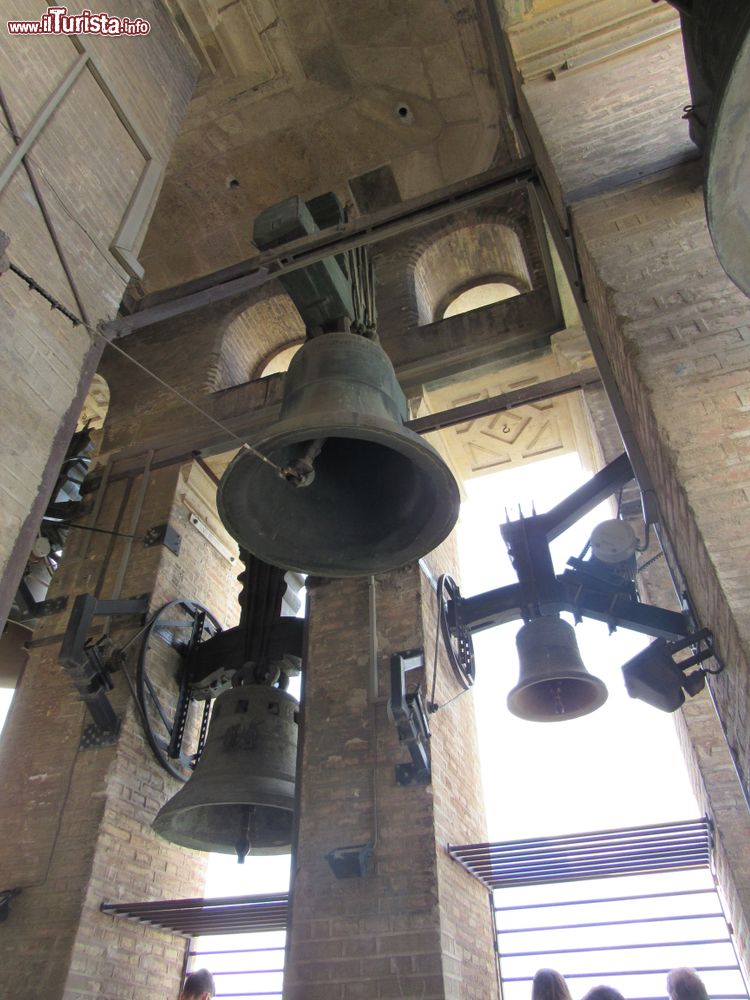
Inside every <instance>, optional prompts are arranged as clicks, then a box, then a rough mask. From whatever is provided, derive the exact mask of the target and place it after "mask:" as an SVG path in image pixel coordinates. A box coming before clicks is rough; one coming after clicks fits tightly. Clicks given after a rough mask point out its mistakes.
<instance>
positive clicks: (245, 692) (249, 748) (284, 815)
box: [153, 684, 299, 862]
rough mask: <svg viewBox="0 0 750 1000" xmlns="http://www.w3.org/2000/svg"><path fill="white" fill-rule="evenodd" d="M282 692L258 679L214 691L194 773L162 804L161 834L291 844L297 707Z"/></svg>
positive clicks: (229, 843)
mask: <svg viewBox="0 0 750 1000" xmlns="http://www.w3.org/2000/svg"><path fill="white" fill-rule="evenodd" d="M298 708H299V704H298V702H297V700H296V698H293V697H292V696H291V695H290V694H287V692H286V691H281V690H279V689H278V688H275V687H268V686H266V685H262V684H251V685H246V686H242V687H234V688H231V690H229V691H225V692H224V693H223V694H221V695H219V697H218V698H217V699H216V702H215V704H214V708H213V712H212V714H211V724H210V728H209V731H208V737H207V739H206V746H205V749H204V751H203V754H202V756H201V758H200V760H199V761H198V764H197V765H196V768H195V773H194V774H193V776H192V777H191V778H190V780H189V781H188V782H187V783H186V784H185V785H184V787H183V788H181V789H180V791H179V792H177V794H176V795H175V796H174V797H173V798H171V799H170V800H169V802H167V803H166V804H165V805H164V806H163V807H162V809H161V810H160V811H159V813H158V815H157V816H156V819H155V820H154V822H153V827H154V829H155V830H156V832H157V833H159V834H161V836H162V837H164V838H166V839H167V840H170V841H172V843H174V844H180V845H182V846H183V847H192V848H194V849H195V850H199V851H216V852H218V853H220V854H237V857H238V859H239V860H240V862H242V861H243V860H244V858H245V856H246V855H247V854H248V853H252V854H261V855H265V854H283V853H285V852H286V851H288V850H289V849H290V846H291V839H292V816H293V811H294V780H295V770H296V763H297V710H298Z"/></svg>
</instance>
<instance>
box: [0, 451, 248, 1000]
mask: <svg viewBox="0 0 750 1000" xmlns="http://www.w3.org/2000/svg"><path fill="white" fill-rule="evenodd" d="M142 482H143V480H142V477H141V476H138V477H136V478H135V479H134V480H133V481H132V482H128V481H127V480H121V481H119V482H113V483H111V484H110V486H109V487H108V489H107V491H106V494H105V497H104V502H103V505H102V508H101V512H100V515H99V518H98V521H97V525H98V526H99V527H100V528H104V529H111V530H116V531H120V532H123V533H125V534H128V533H130V532H131V530H132V532H133V533H134V534H135V535H136V538H135V539H134V540H133V542H132V547H131V550H130V557H129V559H128V560H127V566H126V571H125V574H124V578H123V583H122V589H121V592H120V595H119V596H122V597H124V598H127V597H133V596H136V595H140V594H143V593H149V594H150V595H151V602H150V604H151V610H152V611H154V610H156V609H158V608H159V607H161V606H162V605H163V604H164V603H165V602H166V601H168V600H170V599H172V598H175V597H177V596H183V597H189V598H193V599H196V600H199V601H201V602H202V603H204V604H206V605H208V606H209V607H211V608H216V607H217V605H218V607H219V609H221V610H223V609H224V608H225V607H226V606H227V605H228V603H230V602H228V600H227V595H230V597H231V595H232V593H234V592H236V589H237V587H236V582H235V581H234V575H235V573H236V570H235V569H234V568H233V567H230V566H229V564H228V563H227V562H226V560H223V559H222V558H221V556H220V555H219V554H218V553H217V552H216V550H215V549H213V548H211V546H210V545H209V544H208V543H207V542H206V540H205V539H204V538H203V537H202V536H201V535H200V534H199V533H198V532H197V531H194V530H193V529H192V528H191V526H190V525H189V524H188V513H189V512H188V509H187V507H185V505H184V504H183V503H182V502H181V499H180V494H181V493H183V492H184V491H185V488H186V487H185V482H184V474H183V470H180V469H179V468H178V467H173V468H168V469H164V470H161V471H158V472H154V473H152V474H151V476H150V477H149V480H148V485H147V488H146V490H145V493H144V494H143V506H142V510H141V513H140V515H139V516H138V517H137V518H136V519H135V522H134V520H133V517H134V510H135V507H136V504H137V502H138V498H139V496H140V494H141V484H142ZM166 521H168V522H169V523H170V524H171V525H172V526H173V527H174V528H175V529H176V530H177V531H178V532H179V533H180V534H181V535H182V549H181V552H180V556H179V558H178V557H177V556H175V555H174V554H173V553H172V552H170V551H168V550H167V549H166V548H164V547H162V546H154V547H152V548H147V547H145V546H144V545H143V541H142V539H143V536H144V535H145V533H146V531H147V530H148V528H150V527H152V526H155V525H159V524H163V523H164V522H166ZM127 546H128V541H127V540H126V539H122V538H116V537H114V536H108V535H106V534H94V535H91V536H88V535H87V534H86V533H84V532H73V533H72V537H71V539H70V544H69V546H68V547H67V549H66V553H65V558H64V563H63V566H62V567H61V569H60V571H59V572H58V573H57V574H56V576H55V579H54V584H53V588H52V590H51V591H50V594H49V597H50V598H54V597H60V596H67V598H68V603H67V608H66V609H65V611H64V612H62V613H60V614H57V615H54V616H50V617H45V618H43V619H41V622H40V626H39V628H38V629H37V630H36V632H35V634H34V642H35V643H38V644H37V645H35V648H34V649H33V652H32V655H31V657H30V660H29V663H28V665H27V667H26V670H25V672H24V675H23V678H22V681H21V683H20V685H19V688H18V690H17V692H16V697H15V699H14V702H13V706H12V709H11V712H10V715H9V718H8V722H7V726H6V730H5V732H4V734H3V740H2V744H1V745H0V752H1V754H2V757H1V759H0V767H1V768H2V774H3V781H2V785H0V888H12V887H16V886H20V887H22V893H21V895H20V896H18V897H17V898H16V899H14V900H13V902H12V903H11V908H10V914H9V916H8V919H7V921H6V922H5V923H4V924H3V927H2V935H1V936H0V963H1V964H2V969H3V972H2V986H1V987H0V994H2V996H8V997H11V996H14V997H24V998H26V997H28V998H31V997H40V998H44V1000H58V998H64V1000H83V998H89V997H91V998H93V997H97V998H100V1000H134V998H136V997H144V996H147V995H148V996H154V997H157V996H158V997H160V998H161V997H164V998H172V1000H174V998H176V996H177V993H178V990H179V983H180V978H181V972H182V967H183V959H184V950H185V940H184V938H182V937H178V936H175V935H172V934H169V933H166V932H162V931H158V930H154V929H153V928H150V927H148V926H141V925H137V924H132V923H129V922H126V921H124V920H121V919H116V918H113V917H110V916H106V915H104V914H102V913H101V912H100V909H99V907H100V905H101V903H102V902H105V901H127V900H129V901H137V900H144V899H169V898H175V897H185V896H194V895H200V894H201V891H202V885H203V872H204V865H205V859H206V856H205V855H204V854H201V853H198V852H195V851H187V850H184V849H182V848H178V847H175V846H173V845H172V844H169V843H167V841H165V840H162V839H161V838H160V837H158V836H157V835H156V834H155V833H153V831H152V830H151V827H150V823H151V820H152V819H153V817H154V815H155V814H156V812H157V811H158V809H159V808H160V807H161V805H162V804H163V803H164V802H165V801H166V800H167V799H168V798H169V797H171V796H172V795H173V794H174V793H175V791H176V790H177V788H178V787H179V783H178V782H177V781H175V780H174V779H172V778H171V777H169V776H168V775H167V773H166V772H165V771H164V770H163V769H162V768H161V767H160V766H159V765H158V764H157V762H156V760H155V759H154V757H153V754H152V752H151V750H150V748H149V747H148V745H147V743H146V740H145V738H144V735H143V730H142V727H141V722H140V718H139V715H138V712H137V711H136V709H135V706H134V703H133V699H132V697H131V695H130V691H129V688H128V685H127V684H126V682H125V678H124V677H123V675H122V673H116V674H115V675H114V681H115V689H114V691H113V692H112V693H111V694H110V699H111V701H112V704H113V707H114V708H115V710H116V711H117V712H118V714H119V715H120V716H121V717H122V728H121V731H120V734H119V737H118V739H117V742H116V743H115V744H114V745H111V746H100V747H98V748H94V749H83V748H82V744H81V736H82V732H83V730H84V728H85V727H86V726H87V725H88V724H89V722H90V721H91V720H90V717H89V715H88V713H87V711H86V709H85V708H84V706H83V704H82V702H81V701H80V699H79V698H78V696H77V694H76V693H75V691H74V688H73V685H72V683H71V681H70V680H69V678H68V676H67V675H66V674H65V672H64V670H63V669H62V667H61V666H60V665H59V663H58V662H57V656H58V652H59V648H60V640H61V637H62V634H63V633H64V630H65V627H66V625H67V619H68V615H69V613H70V609H71V606H72V602H73V599H74V597H75V595H76V594H78V593H98V595H99V596H100V597H102V598H109V597H112V596H115V594H114V593H113V590H114V589H115V588H116V580H117V577H118V573H119V572H120V569H121V566H122V565H123V562H124V556H125V555H126V550H127ZM84 547H85V548H86V552H85V558H84ZM95 624H96V625H105V626H106V628H107V630H108V631H109V632H110V634H111V635H112V637H113V639H114V640H115V642H117V643H118V644H121V645H122V644H124V643H125V642H127V640H128V639H130V638H131V637H132V636H133V635H134V634H135V633H136V632H137V631H138V629H139V627H140V620H139V619H136V618H120V619H117V618H112V619H109V620H107V619H102V618H97V619H95ZM137 650H138V643H137V642H135V643H133V644H132V645H131V646H130V648H129V655H128V661H127V662H128V667H129V671H130V673H131V675H134V674H135V660H136V656H137ZM149 655H150V656H153V657H155V658H156V662H158V664H159V665H160V666H161V667H162V668H163V669H164V670H165V671H167V672H169V671H174V670H175V669H176V668H177V666H178V663H177V654H176V653H174V651H172V650H171V649H170V648H169V647H167V646H166V645H162V644H160V643H159V642H158V641H156V642H155V643H154V650H153V654H149ZM157 669H158V668H157Z"/></svg>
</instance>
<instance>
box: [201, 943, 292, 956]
mask: <svg viewBox="0 0 750 1000" xmlns="http://www.w3.org/2000/svg"><path fill="white" fill-rule="evenodd" d="M258 951H262V952H266V951H286V946H285V945H283V944H280V945H273V946H272V947H268V948H224V949H222V950H220V951H189V952H188V955H190V957H191V958H192V957H193V956H195V955H249V954H252V953H254V952H258Z"/></svg>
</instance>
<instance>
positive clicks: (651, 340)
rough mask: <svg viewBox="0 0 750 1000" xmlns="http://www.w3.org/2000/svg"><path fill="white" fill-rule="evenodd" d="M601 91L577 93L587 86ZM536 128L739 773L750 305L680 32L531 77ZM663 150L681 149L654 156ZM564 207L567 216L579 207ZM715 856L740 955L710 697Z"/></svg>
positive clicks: (742, 836) (696, 742)
mask: <svg viewBox="0 0 750 1000" xmlns="http://www.w3.org/2000/svg"><path fill="white" fill-rule="evenodd" d="M587 94H588V95H592V96H591V97H590V99H588V100H584V99H583V98H584V97H585V95H587ZM523 97H524V99H525V101H526V102H527V114H529V115H530V116H532V117H529V119H528V126H529V129H528V131H529V134H530V136H531V137H532V140H533V141H534V142H535V143H536V144H537V145H538V151H539V162H540V164H541V166H542V169H543V171H544V172H545V179H546V181H547V185H548V187H549V188H550V190H551V191H553V192H556V193H557V200H558V205H560V204H562V202H564V201H567V202H568V206H567V211H566V210H563V215H562V221H563V223H564V224H565V225H566V227H569V228H571V229H572V232H573V237H574V240H575V245H576V250H577V255H578V259H579V262H580V267H581V272H582V276H583V287H584V289H585V295H586V296H587V298H588V300H589V304H590V306H591V308H592V311H593V314H594V317H595V320H596V324H597V326H598V328H599V332H600V336H601V338H602V341H603V344H604V347H605V350H606V352H607V354H608V356H609V358H610V361H611V364H612V367H613V370H614V374H615V378H616V381H617V383H618V385H619V389H620V392H621V393H622V395H623V398H624V402H625V407H626V410H627V412H628V414H629V418H630V420H631V422H632V425H633V429H634V433H635V436H636V438H637V440H638V443H639V445H640V447H641V450H642V451H643V453H644V456H645V459H646V462H647V464H648V467H649V471H650V473H651V476H652V479H653V481H654V485H655V488H656V492H657V496H658V501H659V506H660V510H661V516H662V521H663V529H664V532H665V535H666V537H667V538H668V540H669V541H670V543H671V545H672V547H673V549H674V551H675V553H676V555H677V558H678V560H679V563H680V565H681V568H682V571H683V572H684V576H685V579H686V581H687V585H688V588H689V590H690V593H691V596H692V598H693V601H694V603H695V606H696V608H697V611H698V615H699V617H700V620H701V624H702V625H706V626H708V627H710V628H711V629H712V630H713V632H714V636H715V640H716V644H717V648H718V650H719V652H720V654H721V656H722V658H723V659H724V662H725V663H726V671H725V672H724V673H723V674H721V675H720V676H719V677H716V678H714V679H712V689H713V692H714V695H715V698H716V702H717V706H718V709H719V713H720V716H721V722H722V725H723V726H724V727H725V729H726V732H727V735H728V739H729V743H730V745H731V747H732V748H733V750H734V751H735V753H736V756H737V759H738V763H739V768H740V771H741V773H742V775H743V779H744V781H745V782H747V780H748V773H749V772H748V768H749V767H750V757H749V753H750V737H749V735H748V728H747V721H748V702H749V699H750V663H749V662H748V641H749V640H750V631H749V627H750V617H749V616H748V600H747V594H746V588H745V580H746V576H747V573H746V564H747V558H748V543H747V537H748V529H749V528H750V503H749V502H748V500H749V497H750V495H749V494H748V492H747V487H748V482H750V480H749V479H748V463H747V455H746V449H745V448H744V445H743V441H745V440H746V436H747V434H748V431H749V430H750V424H749V423H748V408H747V398H748V396H747V394H748V378H747V364H748V358H749V357H750V354H749V351H750V348H749V347H748V343H747V341H748V330H749V329H750V326H749V325H748V324H749V321H750V302H748V299H747V298H746V297H745V296H744V295H742V294H741V293H740V292H739V291H738V290H737V289H736V288H735V286H734V285H733V284H732V283H731V282H730V281H729V279H728V278H727V277H726V275H725V274H724V273H723V271H722V270H721V267H720V266H719V263H718V261H717V259H716V256H715V253H714V251H713V248H712V245H711V240H710V237H709V234H708V231H707V228H706V222H705V215H704V208H703V196H702V190H701V180H702V177H701V170H700V166H699V164H697V163H689V162H686V160H687V159H689V158H690V157H691V156H692V155H693V154H692V152H691V150H690V147H689V145H688V142H687V125H686V123H685V122H684V121H682V119H681V108H682V105H683V104H685V103H688V100H689V97H688V91H687V84H686V80H685V73H684V64H683V60H682V52H681V45H680V41H679V38H678V37H676V36H675V37H671V38H666V39H663V40H661V41H660V42H657V43H653V44H651V45H648V46H645V47H643V48H641V49H637V50H635V51H632V52H629V53H627V54H623V55H619V56H615V57H612V58H609V59H605V60H604V61H602V62H600V63H597V64H594V65H591V66H589V67H584V68H582V69H581V70H580V71H578V72H575V73H571V74H570V75H569V76H567V75H566V74H564V73H561V74H559V76H558V79H556V80H554V81H550V80H541V79H540V80H535V81H532V82H531V83H529V84H527V85H526V86H525V87H524V93H523ZM666 162H672V163H673V164H675V165H674V166H672V167H671V168H670V169H668V170H663V169H662V170H661V171H660V167H661V168H663V167H664V164H665V163H666ZM568 212H569V216H568ZM679 728H680V731H681V734H682V738H683V742H684V744H685V746H686V749H687V750H688V751H689V752H688V753H687V759H688V766H689V768H690V769H691V773H692V775H693V778H694V785H695V787H696V790H697V792H698V795H699V799H700V801H701V802H702V803H703V804H704V806H705V807H706V809H707V810H708V811H709V813H710V814H711V815H712V816H713V817H714V819H715V821H716V824H717V841H718V853H717V859H718V860H717V864H718V870H719V874H720V877H721V880H722V886H723V888H724V889H725V894H726V896H727V897H728V899H729V902H730V907H731V909H730V916H731V918H732V920H733V923H734V924H735V927H736V928H737V929H738V931H739V933H740V937H741V947H742V948H743V950H744V952H745V955H747V926H748V920H747V914H748V904H749V902H750V898H749V897H748V887H749V886H748V879H747V872H748V870H749V864H750V851H749V849H748V847H747V844H748V837H747V833H748V831H747V828H746V827H747V822H746V809H745V805H744V802H743V800H742V796H741V794H740V790H739V789H738V787H737V785H736V781H735V779H734V777H733V775H732V773H731V772H732V764H731V759H730V757H729V755H728V754H727V753H726V751H725V750H724V749H723V748H722V736H721V732H720V729H719V728H718V727H717V724H716V720H715V719H714V718H713V717H712V709H711V706H710V703H709V702H707V700H706V698H702V699H699V700H696V702H695V703H692V704H690V705H689V706H688V708H687V709H686V710H685V711H684V713H683V715H682V718H681V720H680V722H679Z"/></svg>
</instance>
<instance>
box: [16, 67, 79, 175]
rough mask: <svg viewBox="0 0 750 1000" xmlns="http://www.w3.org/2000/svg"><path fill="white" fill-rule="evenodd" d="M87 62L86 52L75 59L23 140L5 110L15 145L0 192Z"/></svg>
mask: <svg viewBox="0 0 750 1000" xmlns="http://www.w3.org/2000/svg"><path fill="white" fill-rule="evenodd" d="M88 61H89V55H88V53H87V52H84V53H83V54H82V55H80V56H79V57H78V58H77V59H76V61H75V62H74V63H73V65H72V66H71V68H70V69H69V70H68V72H67V73H66V75H65V76H64V77H63V78H62V80H61V81H60V83H59V84H58V85H57V87H56V88H55V90H54V91H53V92H52V93H51V94H50V96H49V97H48V98H47V100H46V101H45V102H44V104H43V105H42V106H41V108H40V109H39V111H38V112H37V114H36V115H35V116H34V120H33V121H32V123H31V125H30V126H29V128H28V130H27V131H26V134H25V135H24V136H23V138H21V137H20V136H17V135H16V129H15V126H14V125H12V124H11V120H10V118H9V117H8V112H7V110H6V117H8V124H9V125H10V127H11V130H12V132H13V140H14V142H15V143H16V148H15V150H14V151H13V152H12V153H11V155H10V156H9V157H8V159H7V160H6V161H5V163H4V165H3V167H2V170H0V192H2V191H4V190H5V188H6V186H7V184H8V182H9V181H10V179H11V177H12V176H13V174H14V173H15V172H16V170H17V169H18V167H19V166H20V165H21V162H22V161H23V159H24V157H25V156H26V154H27V153H28V152H29V150H30V149H31V147H32V146H33V145H34V143H35V142H36V140H37V139H38V138H39V136H40V135H41V133H42V131H43V129H44V127H45V126H46V124H47V122H48V121H49V120H50V118H51V117H52V115H53V114H54V113H55V111H56V110H57V108H58V107H59V106H60V104H61V103H62V101H63V100H64V98H65V96H66V94H67V93H68V91H69V90H70V88H71V87H72V86H73V84H74V83H75V82H76V80H77V79H78V77H79V76H80V75H81V73H82V72H83V70H84V69H85V68H86V63H87V62H88ZM5 109H6V105H5V101H4V100H3V110H5Z"/></svg>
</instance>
